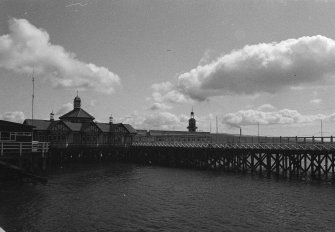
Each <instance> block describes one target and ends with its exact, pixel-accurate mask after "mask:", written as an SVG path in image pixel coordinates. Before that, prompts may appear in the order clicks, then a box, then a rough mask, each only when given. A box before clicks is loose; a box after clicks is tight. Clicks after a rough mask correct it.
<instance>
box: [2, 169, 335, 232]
mask: <svg viewBox="0 0 335 232" xmlns="http://www.w3.org/2000/svg"><path fill="white" fill-rule="evenodd" d="M334 191H335V186H334V185H331V184H327V183H322V184H321V183H317V182H316V183H315V184H313V183H312V184H310V183H305V182H299V181H285V180H275V179H267V178H260V177H258V176H254V177H253V176H250V175H237V174H227V173H220V172H213V171H198V170H182V169H172V168H162V167H143V166H135V165H128V164H108V165H94V166H92V165H79V166H71V167H64V168H63V169H61V170H55V171H53V173H52V174H51V175H50V179H49V183H48V184H47V185H45V186H44V185H29V184H26V185H19V184H17V185H13V184H11V185H7V186H6V185H4V186H1V188H0V199H1V204H0V226H1V227H3V228H4V229H5V230H6V231H43V232H48V231H250V230H253V231H269V230H270V231H284V230H287V231H293V230H294V231H333V229H334V226H335V222H334V215H335V194H334Z"/></svg>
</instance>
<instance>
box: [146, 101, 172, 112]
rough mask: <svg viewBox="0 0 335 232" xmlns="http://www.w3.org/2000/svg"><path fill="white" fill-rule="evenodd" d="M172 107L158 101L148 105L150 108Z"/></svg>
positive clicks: (164, 108)
mask: <svg viewBox="0 0 335 232" xmlns="http://www.w3.org/2000/svg"><path fill="white" fill-rule="evenodd" d="M171 108H172V107H171V106H169V105H166V104H164V103H159V102H155V103H154V104H152V105H151V106H150V108H149V109H150V110H167V109H171Z"/></svg>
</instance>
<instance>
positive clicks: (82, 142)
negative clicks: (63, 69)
mask: <svg viewBox="0 0 335 232" xmlns="http://www.w3.org/2000/svg"><path fill="white" fill-rule="evenodd" d="M94 119H95V118H94V117H93V116H92V115H91V114H89V113H88V112H86V111H85V110H84V109H82V107H81V99H80V97H79V96H78V95H77V96H76V97H75V98H74V100H73V110H71V111H70V112H68V113H66V114H64V115H62V116H60V117H59V120H55V119H54V114H53V112H52V113H51V114H50V120H42V119H26V120H25V121H24V123H23V124H24V125H30V126H34V130H33V136H34V140H39V141H45V142H50V145H51V147H53V148H66V147H69V146H70V147H75V146H80V147H85V146H88V147H97V146H127V145H130V144H132V141H133V137H134V135H135V134H136V130H135V129H134V128H133V127H132V126H130V125H128V124H123V123H113V120H112V117H110V121H109V122H108V123H101V122H95V121H94Z"/></svg>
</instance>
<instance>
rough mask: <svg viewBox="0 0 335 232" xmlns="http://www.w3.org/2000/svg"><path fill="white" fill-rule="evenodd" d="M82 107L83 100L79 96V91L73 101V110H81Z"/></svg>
mask: <svg viewBox="0 0 335 232" xmlns="http://www.w3.org/2000/svg"><path fill="white" fill-rule="evenodd" d="M80 107H81V99H80V97H79V96H78V91H77V96H76V97H75V98H74V100H73V108H74V109H80Z"/></svg>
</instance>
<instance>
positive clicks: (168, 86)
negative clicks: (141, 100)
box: [151, 81, 173, 92]
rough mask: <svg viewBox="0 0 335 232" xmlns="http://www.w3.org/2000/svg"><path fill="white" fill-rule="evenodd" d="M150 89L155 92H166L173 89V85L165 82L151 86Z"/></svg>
mask: <svg viewBox="0 0 335 232" xmlns="http://www.w3.org/2000/svg"><path fill="white" fill-rule="evenodd" d="M151 88H152V89H153V90H154V91H156V92H160V91H165V92H166V91H170V90H171V89H172V88H173V85H172V83H171V82H169V81H166V82H161V83H156V84H153V85H152V86H151Z"/></svg>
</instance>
